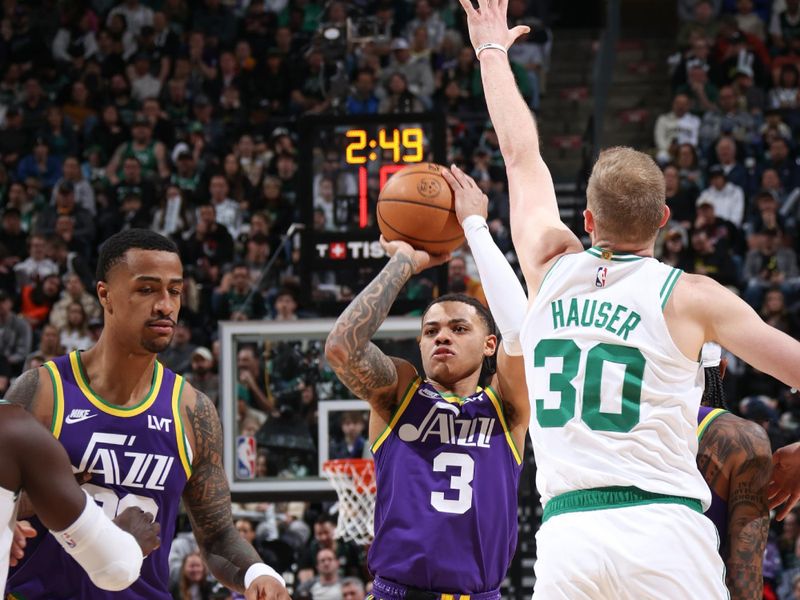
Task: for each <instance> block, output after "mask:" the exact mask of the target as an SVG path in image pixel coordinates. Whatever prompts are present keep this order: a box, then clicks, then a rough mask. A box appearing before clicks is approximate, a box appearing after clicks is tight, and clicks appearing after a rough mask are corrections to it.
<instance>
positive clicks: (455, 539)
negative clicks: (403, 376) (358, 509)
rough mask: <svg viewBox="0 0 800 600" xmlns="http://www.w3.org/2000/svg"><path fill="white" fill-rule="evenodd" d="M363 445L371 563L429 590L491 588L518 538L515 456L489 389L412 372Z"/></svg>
mask: <svg viewBox="0 0 800 600" xmlns="http://www.w3.org/2000/svg"><path fill="white" fill-rule="evenodd" d="M372 451H373V454H374V456H375V475H376V481H377V496H376V502H375V540H374V541H373V543H372V546H371V547H370V550H369V568H370V571H371V572H372V573H374V574H375V575H379V576H380V577H382V578H383V579H387V580H390V581H394V582H397V583H400V584H402V585H404V586H409V587H415V588H419V589H423V590H428V591H435V592H451V593H462V594H470V593H479V592H486V591H490V590H494V589H497V588H498V587H499V586H500V584H501V582H502V581H503V578H504V577H505V574H506V570H507V569H508V566H509V564H510V562H511V559H512V557H513V556H514V549H515V547H516V544H517V487H518V484H519V475H520V471H521V469H522V458H521V455H520V452H519V451H518V450H517V448H516V447H515V446H514V442H513V439H512V438H511V435H510V433H509V431H508V427H507V424H506V421H505V417H504V415H503V409H502V405H501V403H500V400H499V398H498V396H497V394H496V393H495V392H494V390H492V388H486V389H478V391H476V392H475V393H474V394H472V395H471V396H468V397H467V398H459V397H457V396H454V395H451V394H447V393H444V392H442V393H440V392H438V391H437V390H436V388H435V387H434V386H433V384H431V383H430V382H427V381H425V382H423V381H421V380H420V379H419V378H416V379H415V380H414V381H413V382H412V383H411V385H410V386H409V388H408V390H407V391H406V393H405V394H404V396H403V399H402V402H401V404H400V406H399V407H398V409H397V411H396V412H395V413H394V415H392V418H391V420H390V422H389V426H388V427H387V428H386V430H385V431H384V432H383V433H382V434H381V435H380V436H379V437H378V439H377V440H375V443H374V444H373V446H372Z"/></svg>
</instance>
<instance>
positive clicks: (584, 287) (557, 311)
mask: <svg viewBox="0 0 800 600" xmlns="http://www.w3.org/2000/svg"><path fill="white" fill-rule="evenodd" d="M680 275H681V272H680V270H678V269H673V268H672V267H669V266H667V265H664V264H662V263H660V262H659V261H657V260H656V259H654V258H645V257H639V256H635V255H631V254H612V253H610V252H608V251H601V250H600V249H598V248H590V249H589V250H587V251H585V252H581V253H576V254H567V255H565V256H563V257H561V258H560V259H559V260H558V261H557V262H556V263H555V264H554V266H553V267H552V268H551V269H550V271H549V272H548V273H547V275H546V276H545V278H544V281H543V282H542V285H541V288H540V289H539V293H538V295H537V297H536V299H535V301H534V303H533V305H532V306H531V307H530V308H529V310H528V314H527V316H526V318H525V322H524V323H523V326H522V331H521V334H520V339H521V342H522V348H523V352H524V357H525V373H526V376H527V380H528V393H529V395H530V398H531V425H530V432H531V438H532V440H533V449H534V452H535V455H536V465H537V471H538V472H537V476H536V485H537V487H538V489H539V493H540V494H541V497H542V505H545V504H546V503H547V502H548V501H549V500H550V499H551V498H553V497H554V496H558V495H559V494H563V493H565V492H572V491H577V490H587V489H593V488H605V487H612V486H625V487H628V486H632V487H636V488H639V489H641V490H644V491H646V492H653V493H657V494H666V495H670V496H681V497H686V498H694V499H698V500H700V501H701V502H702V504H703V507H704V509H705V508H706V507H707V506H708V503H709V502H710V493H709V490H708V486H707V485H706V483H705V481H704V480H703V477H702V476H701V475H700V473H699V472H698V470H697V466H696V464H695V455H696V454H697V435H696V434H695V429H696V428H697V411H698V408H699V406H700V398H701V396H702V393H703V385H704V380H703V379H702V378H700V377H699V375H701V374H702V373H701V372H700V365H699V363H697V362H694V361H691V360H689V359H688V358H687V357H685V356H684V355H683V354H682V353H681V351H680V350H678V348H677V347H676V346H675V344H674V342H673V341H672V338H671V337H670V334H669V331H668V329H667V325H666V322H665V320H664V315H663V308H664V306H666V303H667V300H668V299H669V296H670V294H671V292H672V290H673V288H674V286H675V284H676V283H677V281H678V279H679V277H680Z"/></svg>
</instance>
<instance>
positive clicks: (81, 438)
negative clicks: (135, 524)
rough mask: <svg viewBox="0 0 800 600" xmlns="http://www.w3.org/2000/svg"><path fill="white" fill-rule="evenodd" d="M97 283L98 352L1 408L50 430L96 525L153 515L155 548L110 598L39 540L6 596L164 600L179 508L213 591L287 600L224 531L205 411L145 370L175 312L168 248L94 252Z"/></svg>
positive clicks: (217, 435)
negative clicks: (78, 476)
mask: <svg viewBox="0 0 800 600" xmlns="http://www.w3.org/2000/svg"><path fill="white" fill-rule="evenodd" d="M97 282H98V283H97V296H98V298H99V299H100V303H101V304H102V306H103V313H104V321H105V327H104V328H103V333H102V334H101V336H100V339H99V340H98V342H97V344H95V346H94V347H93V348H92V349H91V350H87V351H85V352H73V353H71V354H69V355H66V356H61V357H58V358H56V359H54V360H53V361H50V362H48V363H46V364H45V365H44V366H42V367H39V368H38V369H31V370H30V371H27V372H25V373H24V374H23V375H22V376H20V377H19V378H18V380H17V381H16V382H15V383H14V386H13V387H12V389H11V390H9V392H8V395H7V400H9V401H11V402H14V403H16V404H18V405H21V406H24V407H25V408H26V409H28V410H29V411H30V412H31V413H33V415H34V416H35V417H36V418H37V419H38V420H39V421H40V422H41V423H42V424H43V425H45V426H47V427H52V432H53V435H54V436H55V437H56V438H58V440H59V441H60V442H61V444H62V445H63V446H64V448H65V449H66V451H67V454H68V455H69V458H70V462H71V463H72V465H73V467H74V468H75V470H76V471H77V472H79V473H83V474H85V475H87V476H89V477H90V479H89V481H88V482H87V483H85V484H84V485H83V488H84V490H86V491H87V492H88V493H89V494H90V495H91V496H92V497H93V498H94V500H95V501H96V502H97V503H98V504H99V505H100V506H101V508H102V509H103V511H104V512H105V513H106V515H108V516H109V517H113V516H115V515H117V514H118V513H120V512H122V511H124V510H125V509H126V508H127V507H129V506H138V507H139V508H141V509H143V510H144V511H145V512H149V513H151V514H153V515H154V516H155V519H156V521H157V522H158V523H159V524H160V525H161V532H162V539H163V540H164V544H162V546H161V547H160V548H159V549H158V550H156V551H155V552H153V553H152V554H151V555H150V556H148V557H147V559H146V560H145V561H144V564H143V566H142V571H141V576H140V577H139V579H137V580H136V581H135V582H134V583H133V584H132V585H131V586H130V587H129V588H128V589H127V590H125V591H124V592H117V593H115V594H111V593H109V592H104V591H102V590H100V589H98V588H97V586H95V584H94V583H93V582H92V581H91V580H90V578H89V576H88V575H86V574H85V573H84V572H83V571H82V570H80V569H76V568H75V564H74V562H73V561H72V559H71V558H70V557H69V555H68V554H67V553H66V552H65V551H64V550H63V549H62V547H61V546H60V545H59V544H58V542H57V541H56V539H55V538H53V537H52V536H39V537H38V538H35V539H34V540H31V542H29V546H28V548H26V556H25V559H24V560H23V561H22V562H21V563H20V564H19V565H18V566H17V567H16V568H15V569H14V570H13V571H12V573H11V575H10V576H9V580H8V584H7V591H8V592H9V593H10V594H11V597H12V598H24V599H25V600H37V599H41V600H45V599H50V598H60V599H62V600H84V599H85V600H103V599H110V598H112V597H113V598H128V599H131V600H139V599H143V598H147V599H148V600H169V599H171V597H172V596H171V594H170V593H169V589H168V586H169V566H168V562H167V558H168V555H169V550H170V545H171V542H172V539H173V537H174V534H175V522H176V519H177V516H178V509H179V505H180V502H181V499H183V504H184V506H185V508H186V511H187V513H188V515H189V519H190V521H191V524H192V530H193V532H194V535H195V538H196V539H197V544H198V546H199V547H200V551H201V553H202V555H203V558H204V560H205V561H206V563H207V564H208V567H209V571H210V572H211V573H212V574H213V575H214V577H215V578H216V579H217V580H219V581H220V582H222V584H223V585H225V586H226V587H228V588H230V589H233V590H235V591H237V592H240V593H244V594H245V598H246V599H247V600H289V595H288V593H287V592H286V589H285V586H284V583H283V580H282V579H281V577H280V576H279V575H278V574H277V573H276V572H275V571H274V570H273V569H271V568H270V567H268V566H267V565H265V564H263V563H262V562H261V560H260V559H259V557H258V554H257V553H256V552H255V550H254V549H253V547H252V546H250V544H248V543H247V542H245V541H244V540H243V539H242V537H241V536H240V535H239V533H238V532H237V531H236V528H235V527H234V525H233V518H232V516H231V502H230V491H229V489H228V483H227V478H226V476H225V472H224V470H223V468H222V428H221V425H220V422H219V417H218V416H217V410H216V408H215V407H214V404H213V403H212V402H211V400H209V399H208V397H207V396H205V395H204V394H202V393H201V392H200V391H198V390H195V389H194V388H193V387H192V386H191V385H189V384H188V383H186V382H184V380H183V378H182V377H181V376H179V375H176V374H175V373H173V372H172V371H170V370H168V369H166V368H164V367H163V366H162V365H161V364H160V363H159V362H158V361H157V360H156V355H157V354H158V353H159V352H161V351H163V350H164V349H166V348H167V347H168V346H169V343H170V341H171V340H172V335H173V330H174V326H175V320H176V319H177V316H178V312H179V310H180V306H181V288H182V286H183V267H182V264H181V260H180V257H179V256H178V250H177V248H176V246H175V244H174V243H173V242H172V241H170V240H169V239H167V238H165V237H163V236H161V235H159V234H157V233H155V232H153V231H150V230H146V229H129V230H126V231H122V232H119V233H117V234H115V235H113V236H111V237H110V238H109V239H108V240H106V242H105V243H104V244H103V245H102V246H101V248H100V255H99V258H98V266H97ZM42 468H44V467H42Z"/></svg>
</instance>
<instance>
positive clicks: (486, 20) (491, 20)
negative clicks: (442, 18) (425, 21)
mask: <svg viewBox="0 0 800 600" xmlns="http://www.w3.org/2000/svg"><path fill="white" fill-rule="evenodd" d="M459 2H461V6H462V7H463V8H464V12H466V13H467V26H468V27H469V40H470V42H472V47H473V48H475V49H477V48H478V47H479V46H481V45H483V44H500V45H502V46H503V47H504V48H506V49H508V48H510V47H511V44H513V43H514V41H515V40H516V39H517V38H518V37H519V36H521V35H524V34H526V33H528V32H529V31H530V27H526V26H524V25H518V26H517V27H513V28H511V29H509V28H508V20H507V19H506V12H507V10H508V0H478V8H477V9H475V8H474V7H473V6H472V0H459Z"/></svg>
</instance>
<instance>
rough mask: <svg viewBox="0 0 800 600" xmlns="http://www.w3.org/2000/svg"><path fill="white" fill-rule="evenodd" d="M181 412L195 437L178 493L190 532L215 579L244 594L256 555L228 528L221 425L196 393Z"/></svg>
mask: <svg viewBox="0 0 800 600" xmlns="http://www.w3.org/2000/svg"><path fill="white" fill-rule="evenodd" d="M186 413H187V416H188V420H189V424H190V426H191V428H192V431H193V432H194V438H195V458H194V464H193V473H192V476H191V478H190V479H189V481H188V482H187V484H186V488H185V490H184V492H183V501H184V503H185V504H186V509H187V512H188V513H189V519H190V521H191V523H192V531H193V532H194V535H195V538H196V539H197V544H198V546H199V547H200V551H201V552H202V554H203V557H204V558H205V561H206V564H207V565H208V568H209V570H210V571H211V573H212V574H213V575H214V577H216V578H217V579H218V580H219V581H221V582H222V583H223V585H225V586H226V587H228V588H230V589H232V590H236V591H238V592H244V576H245V573H246V572H247V569H248V568H249V567H250V566H251V565H252V564H253V563H257V562H261V558H259V556H258V554H257V553H256V551H255V550H254V549H253V547H252V546H251V545H250V544H248V543H247V542H246V541H244V540H243V539H242V537H241V536H240V535H239V532H238V531H236V528H235V527H234V526H233V515H232V514H231V494H230V490H229V489H228V480H227V479H226V477H225V471H224V470H223V466H222V426H221V424H220V421H219V417H218V416H217V411H216V409H215V408H214V405H213V404H212V402H211V400H210V399H209V398H208V396H206V395H205V394H202V393H200V392H197V402H196V404H195V406H194V407H193V408H192V407H189V406H187V407H186Z"/></svg>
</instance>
